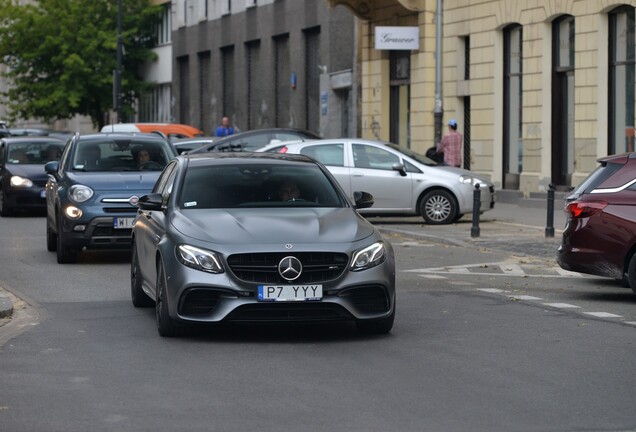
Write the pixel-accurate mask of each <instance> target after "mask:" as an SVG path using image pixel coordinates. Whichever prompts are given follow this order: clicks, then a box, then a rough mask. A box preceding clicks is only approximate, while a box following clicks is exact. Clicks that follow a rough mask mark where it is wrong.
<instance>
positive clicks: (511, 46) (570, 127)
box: [328, 0, 636, 194]
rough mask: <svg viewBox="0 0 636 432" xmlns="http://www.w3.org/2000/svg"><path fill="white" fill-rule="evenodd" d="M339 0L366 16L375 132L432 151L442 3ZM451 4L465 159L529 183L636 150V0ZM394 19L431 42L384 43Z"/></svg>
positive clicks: (507, 181) (448, 56)
mask: <svg viewBox="0 0 636 432" xmlns="http://www.w3.org/2000/svg"><path fill="white" fill-rule="evenodd" d="M328 1H329V3H330V4H331V5H333V6H335V5H346V6H348V7H349V8H350V9H351V10H352V11H353V12H354V13H355V14H356V15H357V16H358V17H359V18H360V19H361V21H362V25H361V35H360V49H361V52H360V58H361V61H362V68H361V70H362V79H361V82H362V95H361V97H362V130H363V135H364V136H365V137H370V138H378V139H384V140H389V139H390V140H393V141H397V142H400V143H401V144H404V145H409V146H411V147H412V148H413V149H415V150H419V151H426V149H428V148H430V147H431V146H432V145H433V142H434V115H433V112H434V109H435V99H436V98H435V64H436V63H435V6H436V3H437V2H436V1H435V0H410V1H409V0H378V1H364V0H328ZM442 3H443V8H442V9H443V10H442V16H443V39H442V51H443V56H442V66H443V67H442V74H441V75H442V80H443V86H442V95H443V97H442V101H443V112H444V115H443V118H444V124H446V123H447V121H448V120H449V119H451V118H454V119H457V121H458V123H459V130H460V132H463V133H464V150H465V152H464V161H463V163H464V166H465V167H469V168H470V169H472V170H474V171H477V172H480V173H483V174H485V175H487V176H489V177H490V178H491V179H492V180H493V181H494V182H495V183H496V184H497V185H498V187H499V188H504V189H510V190H520V191H522V192H523V193H525V194H528V193H530V192H536V191H544V190H546V189H547V187H548V185H549V184H550V183H553V184H555V185H556V186H557V188H560V189H567V188H568V187H570V186H574V185H577V184H578V183H580V182H581V180H582V179H583V178H584V177H585V176H586V175H587V174H588V173H589V172H590V171H591V170H593V169H594V168H595V166H596V165H597V164H596V159H597V158H598V157H602V156H605V155H607V154H615V153H622V152H625V151H632V150H634V125H635V117H636V115H635V111H636V110H635V105H636V97H635V91H634V87H635V85H634V84H635V80H636V78H635V77H636V73H635V51H636V48H635V46H636V43H635V31H634V28H635V20H634V10H635V9H634V7H635V6H636V1H613V0H526V1H516V0H492V1H484V0H479V1H477V0H444V1H443V2H442ZM384 26H392V27H394V26H397V27H415V28H417V29H418V30H419V46H418V47H417V48H415V49H411V50H406V51H404V50H390V49H388V50H387V49H378V48H377V45H376V42H377V41H376V39H377V38H376V32H377V29H376V27H384ZM445 129H446V128H445V127H444V130H445Z"/></svg>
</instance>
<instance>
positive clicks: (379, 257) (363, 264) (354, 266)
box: [350, 241, 386, 271]
mask: <svg viewBox="0 0 636 432" xmlns="http://www.w3.org/2000/svg"><path fill="white" fill-rule="evenodd" d="M385 259H386V253H385V247H384V242H381V241H380V242H377V243H373V244H372V245H371V246H367V247H365V248H364V249H361V250H359V251H357V252H356V253H354V254H353V260H352V261H351V267H350V269H351V271H360V270H366V269H369V268H371V267H375V266H377V265H378V264H382V263H383V262H384V260H385Z"/></svg>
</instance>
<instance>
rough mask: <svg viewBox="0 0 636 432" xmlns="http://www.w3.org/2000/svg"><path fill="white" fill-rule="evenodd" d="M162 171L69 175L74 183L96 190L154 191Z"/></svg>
mask: <svg viewBox="0 0 636 432" xmlns="http://www.w3.org/2000/svg"><path fill="white" fill-rule="evenodd" d="M160 174H161V171H150V172H139V171H135V172H108V171H107V172H100V173H84V172H79V173H68V176H69V178H70V179H71V180H73V182H75V183H81V184H83V185H86V186H89V187H91V188H92V189H94V190H108V191H112V190H140V189H146V190H148V191H150V190H152V188H153V186H154V185H155V183H156V182H157V179H158V178H159V175H160Z"/></svg>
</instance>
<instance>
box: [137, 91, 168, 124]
mask: <svg viewBox="0 0 636 432" xmlns="http://www.w3.org/2000/svg"><path fill="white" fill-rule="evenodd" d="M139 121H140V122H151V123H171V122H172V121H173V118H172V85H171V84H170V83H167V84H159V85H157V86H155V88H154V89H152V90H151V91H148V92H145V93H144V94H142V95H141V98H140V100H139Z"/></svg>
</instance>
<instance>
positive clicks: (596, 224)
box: [557, 153, 636, 293]
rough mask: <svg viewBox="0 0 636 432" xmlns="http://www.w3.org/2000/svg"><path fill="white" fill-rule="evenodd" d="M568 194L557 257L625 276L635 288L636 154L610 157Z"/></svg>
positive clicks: (569, 264)
mask: <svg viewBox="0 0 636 432" xmlns="http://www.w3.org/2000/svg"><path fill="white" fill-rule="evenodd" d="M598 161H599V163H600V165H599V167H598V168H597V169H596V170H595V171H594V172H592V173H591V174H590V175H589V176H588V177H587V178H586V179H585V181H583V183H581V184H580V185H579V186H578V187H577V188H576V189H574V191H573V192H572V193H571V194H570V195H569V196H568V197H567V198H566V205H565V212H566V214H567V217H568V220H567V224H566V227H565V230H564V231H563V237H562V240H561V245H560V246H559V248H558V249H557V262H558V263H559V265H560V266H561V267H562V268H564V269H565V270H570V271H575V272H579V273H587V274H592V275H596V276H604V277H609V278H614V279H618V280H623V281H624V282H625V283H626V284H627V285H629V286H630V287H631V288H632V290H634V292H635V293H636V153H628V154H621V155H614V156H608V157H605V158H601V159H599V160H598Z"/></svg>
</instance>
